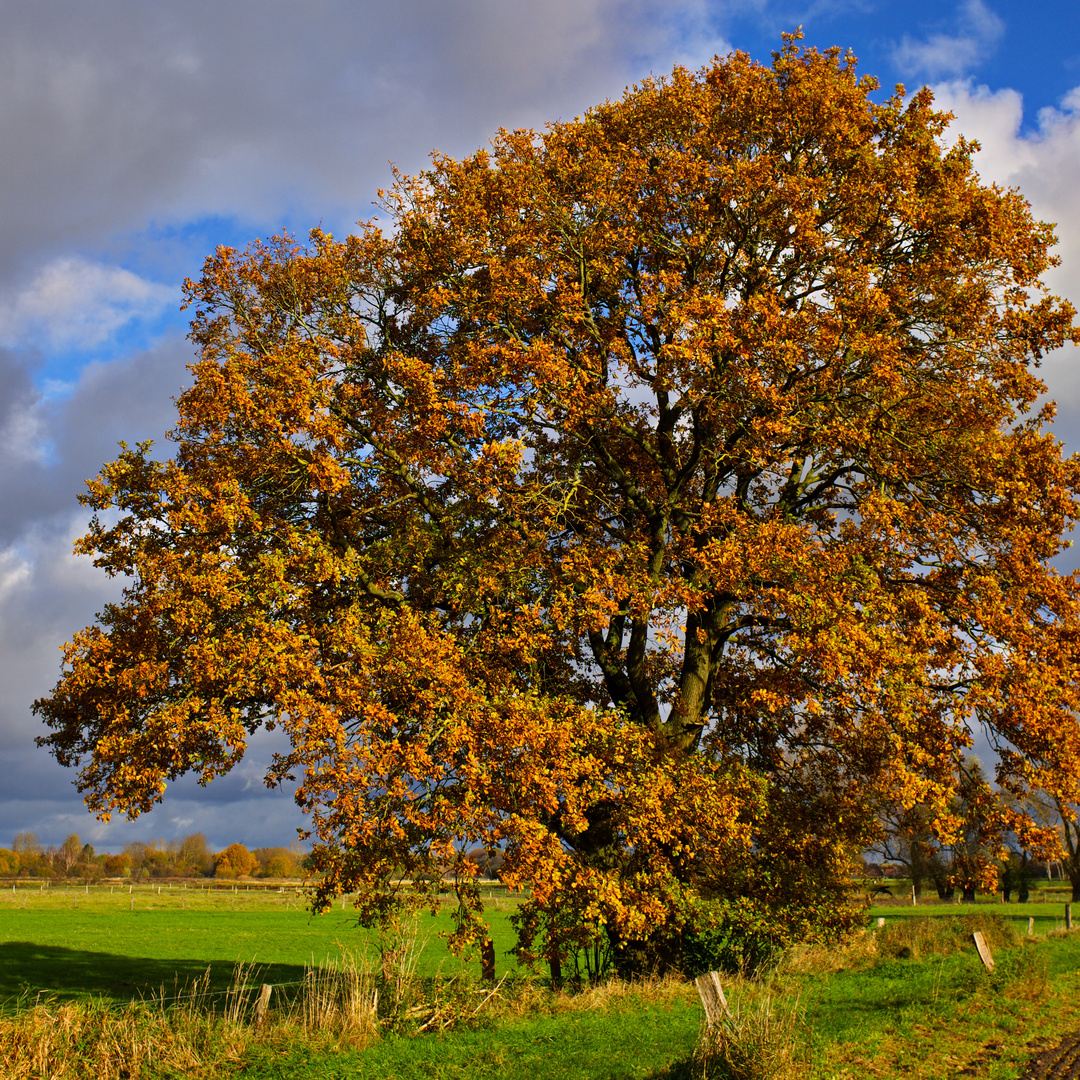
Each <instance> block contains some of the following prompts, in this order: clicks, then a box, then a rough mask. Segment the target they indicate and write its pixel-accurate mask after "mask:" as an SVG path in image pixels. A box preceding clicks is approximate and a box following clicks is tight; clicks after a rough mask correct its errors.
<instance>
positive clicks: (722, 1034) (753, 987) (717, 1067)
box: [694, 979, 807, 1080]
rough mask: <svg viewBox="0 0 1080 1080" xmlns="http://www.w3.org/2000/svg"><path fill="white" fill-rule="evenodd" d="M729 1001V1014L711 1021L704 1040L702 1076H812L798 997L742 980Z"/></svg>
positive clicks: (760, 1079) (699, 1056)
mask: <svg viewBox="0 0 1080 1080" xmlns="http://www.w3.org/2000/svg"><path fill="white" fill-rule="evenodd" d="M729 1002H730V1006H729V1014H728V1015H727V1016H725V1017H723V1018H721V1019H719V1020H716V1021H714V1022H713V1023H712V1024H708V1023H706V1025H705V1027H704V1028H703V1030H702V1033H701V1037H700V1038H699V1040H698V1045H697V1049H696V1051H695V1053H694V1064H695V1065H696V1066H697V1067H698V1068H699V1069H700V1070H701V1073H700V1074H701V1076H702V1077H709V1078H713V1080H796V1078H798V1077H802V1076H805V1075H806V1065H807V1057H806V1050H805V1040H800V1039H799V1033H800V1030H801V1028H802V1019H801V1015H800V1012H799V1004H798V999H794V1000H793V999H791V998H788V997H781V996H780V995H778V994H777V993H775V992H774V990H773V989H772V988H771V987H770V986H769V985H766V984H763V983H760V982H754V981H751V980H747V979H738V980H737V981H736V983H735V985H734V988H733V989H731V990H730V992H729ZM695 1072H696V1070H695Z"/></svg>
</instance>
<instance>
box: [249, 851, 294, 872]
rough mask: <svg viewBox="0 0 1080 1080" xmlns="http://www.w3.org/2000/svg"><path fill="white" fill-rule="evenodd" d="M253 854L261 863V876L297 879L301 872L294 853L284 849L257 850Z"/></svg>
mask: <svg viewBox="0 0 1080 1080" xmlns="http://www.w3.org/2000/svg"><path fill="white" fill-rule="evenodd" d="M252 854H253V855H254V856H255V857H256V858H257V859H258V861H259V874H260V876H262V877H268V878H289V877H296V875H297V874H298V873H299V872H300V866H299V860H298V858H297V856H296V855H295V854H293V852H291V851H289V849H288V848H283V847H262V848H256V849H255V851H254V852H252Z"/></svg>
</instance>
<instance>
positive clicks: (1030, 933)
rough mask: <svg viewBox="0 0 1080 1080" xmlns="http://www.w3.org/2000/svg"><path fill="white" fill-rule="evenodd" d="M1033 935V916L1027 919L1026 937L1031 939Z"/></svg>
mask: <svg viewBox="0 0 1080 1080" xmlns="http://www.w3.org/2000/svg"><path fill="white" fill-rule="evenodd" d="M1034 933H1035V916H1034V915H1032V916H1029V918H1028V937H1031V936H1032V935H1033V934H1034Z"/></svg>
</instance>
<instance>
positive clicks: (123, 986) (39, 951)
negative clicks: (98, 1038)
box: [0, 941, 304, 1012]
mask: <svg viewBox="0 0 1080 1080" xmlns="http://www.w3.org/2000/svg"><path fill="white" fill-rule="evenodd" d="M234 970H235V969H234V967H233V965H231V964H228V963H223V962H219V963H215V964H210V965H208V964H207V962H206V961H205V960H180V959H175V958H173V959H164V960H162V959H156V958H151V957H145V956H124V955H121V954H117V953H107V952H92V951H90V950H87V949H70V948H66V947H64V946H60V945H42V944H39V943H36V942H30V941H5V942H4V943H3V945H2V946H0V1012H11V1011H13V1010H14V1009H17V1008H19V1007H24V1006H27V1005H32V1004H33V1003H34V1000H35V999H36V998H38V997H49V998H55V999H58V1000H60V1001H72V1000H79V999H83V1000H85V999H86V998H89V997H95V998H103V999H105V1000H109V1001H120V1002H123V1001H132V1000H138V999H145V998H159V997H162V996H164V997H165V998H173V997H176V996H177V995H180V994H183V993H185V992H190V990H191V988H192V987H193V986H194V984H195V983H196V982H199V981H201V980H203V978H204V976H206V975H207V971H209V984H208V987H207V988H208V989H209V990H210V991H215V992H216V991H223V990H226V989H227V988H228V987H229V986H230V985H231V984H232V982H233V978H234ZM303 975H304V969H303V967H300V966H297V965H295V964H258V965H254V966H253V967H252V969H251V975H250V977H249V978H248V979H247V981H248V982H249V983H250V982H253V981H258V982H260V983H273V984H280V983H292V982H296V981H298V980H300V979H302V978H303Z"/></svg>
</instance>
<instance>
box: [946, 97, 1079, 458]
mask: <svg viewBox="0 0 1080 1080" xmlns="http://www.w3.org/2000/svg"><path fill="white" fill-rule="evenodd" d="M934 93H935V96H936V103H937V105H938V107H940V108H943V109H947V110H948V111H950V112H953V113H955V114H956V119H955V120H954V121H953V123H952V131H953V132H955V133H963V134H964V135H965V136H966V137H968V138H969V139H977V140H978V141H979V143H980V145H981V147H982V149H981V151H980V152H979V153H978V154H977V155H976V157H975V167H976V168H977V169H978V171H979V174H980V176H981V177H982V178H983V180H985V181H987V182H994V183H998V184H1001V185H1002V186H1004V187H1015V188H1018V189H1019V190H1020V192H1021V193H1022V194H1023V195H1024V196H1025V198H1027V199H1028V201H1029V202H1030V203H1031V207H1032V211H1033V213H1034V214H1035V216H1036V217H1037V218H1039V219H1040V220H1042V221H1051V222H1054V223H1055V225H1056V232H1057V235H1058V241H1059V244H1058V248H1057V254H1058V255H1060V257H1061V266H1059V267H1057V268H1056V269H1053V270H1051V271H1049V272H1048V273H1047V275H1046V281H1047V284H1048V285H1049V286H1050V287H1051V289H1053V290H1054V291H1055V292H1056V293H1058V294H1060V295H1062V296H1064V297H1066V298H1067V299H1069V300H1070V301H1071V302H1072V303H1073V304H1074V305H1075V306H1077V307H1080V201H1078V200H1077V198H1076V178H1077V177H1078V176H1080V88H1077V89H1075V90H1073V91H1071V92H1070V93H1069V94H1067V95H1066V96H1065V97H1064V98H1063V99H1062V102H1061V106H1060V107H1059V108H1056V109H1043V110H1041V111H1040V112H1039V114H1038V118H1037V119H1038V122H1037V127H1036V129H1035V130H1034V131H1029V132H1025V131H1024V130H1023V126H1022V125H1023V119H1024V108H1023V104H1024V103H1023V98H1022V97H1021V95H1020V94H1018V93H1017V92H1016V91H1015V90H999V91H991V90H989V89H988V88H987V87H985V86H976V85H974V84H973V83H971V82H954V83H947V84H945V85H943V86H938V87H935V89H934ZM1042 375H1043V378H1044V379H1045V381H1046V383H1047V384H1048V386H1049V388H1050V394H1051V396H1052V397H1053V398H1054V399H1055V400H1056V401H1057V402H1058V406H1059V419H1058V422H1057V424H1056V428H1057V430H1058V434H1059V436H1060V437H1062V438H1064V439H1066V441H1067V442H1069V443H1070V444H1071V446H1072V448H1073V449H1080V351H1078V350H1077V349H1076V348H1074V347H1072V346H1069V347H1066V348H1065V349H1060V350H1058V352H1056V353H1054V354H1052V355H1050V356H1048V357H1047V358H1046V360H1045V361H1044V363H1043V370H1042Z"/></svg>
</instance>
